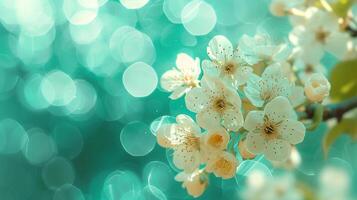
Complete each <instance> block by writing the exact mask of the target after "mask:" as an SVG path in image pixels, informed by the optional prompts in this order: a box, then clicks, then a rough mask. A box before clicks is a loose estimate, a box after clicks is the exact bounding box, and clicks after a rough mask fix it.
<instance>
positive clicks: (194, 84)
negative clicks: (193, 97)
mask: <svg viewBox="0 0 357 200" xmlns="http://www.w3.org/2000/svg"><path fill="white" fill-rule="evenodd" d="M183 81H184V83H185V85H186V86H188V87H192V88H194V87H197V85H198V83H197V81H196V80H195V79H194V78H193V77H192V76H184V77H183Z"/></svg>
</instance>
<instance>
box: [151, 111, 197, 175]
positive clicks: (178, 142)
mask: <svg viewBox="0 0 357 200" xmlns="http://www.w3.org/2000/svg"><path fill="white" fill-rule="evenodd" d="M156 137H157V142H158V144H159V145H160V146H162V147H165V148H172V149H173V150H174V153H173V162H174V164H175V166H176V167H177V168H179V169H182V170H184V171H186V172H192V171H194V170H195V169H197V168H198V167H199V165H200V163H201V160H202V159H201V154H202V153H201V128H200V127H199V126H198V125H197V124H196V123H195V121H193V120H192V119H191V118H190V117H189V116H187V115H183V114H181V115H178V116H177V117H176V123H175V124H165V125H162V126H161V127H160V128H159V129H158V131H157V134H156Z"/></svg>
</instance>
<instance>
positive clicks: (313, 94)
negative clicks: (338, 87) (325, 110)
mask: <svg viewBox="0 0 357 200" xmlns="http://www.w3.org/2000/svg"><path fill="white" fill-rule="evenodd" d="M330 89H331V85H330V82H329V81H328V80H327V79H326V77H325V76H324V75H323V74H321V73H314V74H312V75H311V76H310V77H309V78H308V79H307V80H306V82H305V87H304V90H305V94H306V97H307V98H308V99H309V100H310V101H312V102H322V101H323V100H324V99H325V98H326V97H327V96H328V95H329V94H330Z"/></svg>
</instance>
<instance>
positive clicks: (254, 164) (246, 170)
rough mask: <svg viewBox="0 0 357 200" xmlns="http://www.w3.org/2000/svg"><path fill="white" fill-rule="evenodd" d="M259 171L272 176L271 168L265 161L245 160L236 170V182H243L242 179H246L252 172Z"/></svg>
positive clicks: (263, 174) (265, 175)
mask: <svg viewBox="0 0 357 200" xmlns="http://www.w3.org/2000/svg"><path fill="white" fill-rule="evenodd" d="M255 172H258V173H259V174H262V176H264V177H271V176H272V173H271V171H270V169H269V168H268V167H267V166H266V165H265V164H263V163H261V162H259V161H256V160H244V161H243V162H241V163H240V165H239V166H238V167H237V172H236V176H235V179H236V182H237V184H238V185H240V184H243V183H242V181H243V180H245V178H246V177H248V176H249V175H250V174H252V173H255Z"/></svg>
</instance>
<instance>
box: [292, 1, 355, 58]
mask: <svg viewBox="0 0 357 200" xmlns="http://www.w3.org/2000/svg"><path fill="white" fill-rule="evenodd" d="M305 18H306V21H305V23H304V24H301V25H297V26H295V27H294V29H293V31H292V32H291V33H290V35H289V38H290V41H291V42H292V43H293V44H294V45H296V46H297V47H298V48H300V49H301V50H299V55H298V56H299V57H300V58H301V59H303V60H304V61H305V62H318V61H319V60H320V59H321V58H322V57H323V55H324V53H325V51H327V52H330V53H332V54H333V55H335V56H336V57H338V58H341V57H343V56H344V55H345V54H346V51H347V42H348V40H349V36H348V34H347V33H345V32H342V31H341V30H340V27H339V24H338V19H337V17H335V16H334V15H333V14H331V13H328V12H325V11H322V10H320V9H317V8H315V7H310V8H309V9H308V10H307V11H306V14H305Z"/></svg>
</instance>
